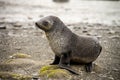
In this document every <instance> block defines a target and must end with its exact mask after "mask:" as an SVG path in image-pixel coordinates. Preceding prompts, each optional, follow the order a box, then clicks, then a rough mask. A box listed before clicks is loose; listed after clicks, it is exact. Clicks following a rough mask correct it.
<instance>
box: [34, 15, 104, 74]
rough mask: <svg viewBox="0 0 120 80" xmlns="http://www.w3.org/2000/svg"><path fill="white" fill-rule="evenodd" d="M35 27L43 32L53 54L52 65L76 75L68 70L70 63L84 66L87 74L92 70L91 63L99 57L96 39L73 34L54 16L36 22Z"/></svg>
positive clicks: (99, 48)
mask: <svg viewBox="0 0 120 80" xmlns="http://www.w3.org/2000/svg"><path fill="white" fill-rule="evenodd" d="M35 24H36V26H37V27H38V28H40V29H42V30H43V31H45V34H46V37H47V39H48V42H49V45H50V47H51V49H52V50H53V52H54V53H55V59H54V61H53V63H52V64H58V65H59V67H60V68H64V69H67V70H68V71H70V72H72V73H74V74H78V73H77V72H76V71H75V70H73V69H72V68H70V63H71V62H74V63H82V64H85V69H86V71H87V72H91V70H92V62H93V61H95V60H96V59H97V57H98V56H99V54H100V52H101V50H102V47H101V45H100V44H99V42H98V40H97V39H96V38H92V37H83V36H78V35H76V34H74V33H73V32H72V31H71V30H70V29H68V28H67V27H66V26H65V24H64V23H63V22H62V21H61V20H60V19H59V18H58V17H56V16H47V17H44V18H42V19H40V20H39V21H37V22H36V23H35Z"/></svg>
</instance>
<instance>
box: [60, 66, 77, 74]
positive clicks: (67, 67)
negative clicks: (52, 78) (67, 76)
mask: <svg viewBox="0 0 120 80" xmlns="http://www.w3.org/2000/svg"><path fill="white" fill-rule="evenodd" d="M58 66H59V67H60V68H62V69H66V70H68V71H69V72H71V73H73V74H76V75H79V73H78V72H77V71H75V70H74V69H72V68H71V67H70V66H67V65H62V64H59V65H58Z"/></svg>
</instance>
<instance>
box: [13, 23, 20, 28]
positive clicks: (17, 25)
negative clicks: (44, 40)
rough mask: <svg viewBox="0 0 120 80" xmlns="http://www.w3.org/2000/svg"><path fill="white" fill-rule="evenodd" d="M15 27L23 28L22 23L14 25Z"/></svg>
mask: <svg viewBox="0 0 120 80" xmlns="http://www.w3.org/2000/svg"><path fill="white" fill-rule="evenodd" d="M13 26H14V27H22V24H20V23H14V24H13Z"/></svg>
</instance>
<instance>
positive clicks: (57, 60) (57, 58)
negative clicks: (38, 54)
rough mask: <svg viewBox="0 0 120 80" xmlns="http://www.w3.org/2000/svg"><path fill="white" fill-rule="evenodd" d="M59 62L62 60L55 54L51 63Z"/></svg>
mask: <svg viewBox="0 0 120 80" xmlns="http://www.w3.org/2000/svg"><path fill="white" fill-rule="evenodd" d="M59 62H60V58H59V57H58V56H56V55H55V59H54V61H53V63H51V64H50V65H55V64H59Z"/></svg>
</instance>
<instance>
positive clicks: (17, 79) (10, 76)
mask: <svg viewBox="0 0 120 80" xmlns="http://www.w3.org/2000/svg"><path fill="white" fill-rule="evenodd" d="M0 79H3V80H31V79H32V77H31V76H27V75H21V74H15V73H11V72H0Z"/></svg>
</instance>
